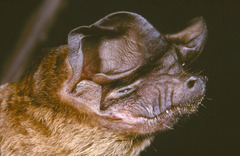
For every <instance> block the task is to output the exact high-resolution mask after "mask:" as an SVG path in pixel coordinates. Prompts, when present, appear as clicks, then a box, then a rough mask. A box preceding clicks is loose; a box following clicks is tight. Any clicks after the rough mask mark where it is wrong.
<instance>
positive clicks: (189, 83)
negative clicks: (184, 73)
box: [187, 77, 197, 89]
mask: <svg viewBox="0 0 240 156" xmlns="http://www.w3.org/2000/svg"><path fill="white" fill-rule="evenodd" d="M196 81H197V79H196V78H195V77H190V78H189V79H188V80H187V87H188V88H189V89H191V88H193V87H194V85H195V83H196Z"/></svg>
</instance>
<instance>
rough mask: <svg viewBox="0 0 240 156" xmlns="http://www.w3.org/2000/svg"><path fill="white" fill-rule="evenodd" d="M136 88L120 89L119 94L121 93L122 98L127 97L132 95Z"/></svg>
mask: <svg viewBox="0 0 240 156" xmlns="http://www.w3.org/2000/svg"><path fill="white" fill-rule="evenodd" d="M135 89H136V88H132V87H124V88H121V89H119V90H118V91H117V92H118V93H119V96H120V97H123V96H126V95H129V94H131V93H132V92H133V91H134V90H135Z"/></svg>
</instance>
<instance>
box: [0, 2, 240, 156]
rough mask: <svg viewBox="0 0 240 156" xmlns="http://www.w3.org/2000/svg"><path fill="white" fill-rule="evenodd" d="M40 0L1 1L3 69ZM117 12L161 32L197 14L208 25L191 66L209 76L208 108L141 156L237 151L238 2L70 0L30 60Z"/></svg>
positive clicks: (239, 84) (239, 78)
mask: <svg viewBox="0 0 240 156" xmlns="http://www.w3.org/2000/svg"><path fill="white" fill-rule="evenodd" d="M41 2H42V1H41V0H38V1H30V0H21V1H20V0H0V19H1V21H0V41H1V42H0V45H1V50H0V70H1V67H2V66H3V65H4V64H5V63H6V62H7V61H8V59H9V57H10V56H11V52H12V51H13V49H14V46H16V44H17V40H18V38H19V36H20V34H21V31H22V29H23V27H24V25H25V24H26V22H27V20H28V19H29V17H30V16H31V14H32V13H33V12H34V10H35V9H37V8H38V7H39V5H40V4H41ZM115 11H132V12H136V13H138V14H140V15H142V16H143V17H145V18H146V19H147V20H148V21H149V22H150V23H152V24H153V25H154V26H155V27H156V28H157V29H158V30H159V31H161V32H171V31H176V30H178V29H179V28H180V27H183V26H184V24H186V22H187V21H189V20H191V19H192V18H194V17H197V16H203V17H204V18H205V19H206V21H207V24H208V29H209V35H208V41H207V43H206V46H205V48H204V50H203V52H202V54H201V56H200V57H199V59H198V60H197V61H196V62H195V63H194V64H193V70H194V69H201V70H203V73H202V74H203V75H207V76H208V78H209V81H208V83H207V95H206V97H207V98H206V99H205V101H204V102H203V104H204V106H205V107H201V108H200V109H199V112H198V113H197V114H195V115H193V116H192V117H191V119H190V120H186V121H182V122H180V123H179V124H178V125H176V126H175V127H174V130H173V131H168V132H164V133H162V134H160V135H158V136H157V137H156V139H155V141H154V142H153V144H152V146H150V147H149V148H147V149H146V151H145V152H142V153H141V155H143V156H145V155H146V156H147V155H168V156H175V155H178V156H195V155H201V156H205V155H211V156H213V155H218V156H219V155H226V156H228V155H233V153H234V152H235V151H239V149H238V148H240V147H239V146H240V143H239V142H240V140H239V130H238V125H239V124H240V120H239V119H240V118H239V116H240V115H239V114H240V112H239V107H238V105H240V102H239V100H238V99H239V97H240V90H239V88H240V82H239V81H240V48H239V46H240V35H239V29H240V26H239V23H240V14H239V12H240V3H238V2H237V1H230V0H227V1H219V0H215V1H210V0H189V1H186V0H138V1H137V0H67V1H65V3H64V5H63V8H62V10H61V12H60V13H59V14H58V16H57V18H56V20H55V22H54V24H53V26H52V27H51V29H50V30H49V32H48V35H47V38H46V39H45V41H44V42H42V43H40V44H38V46H37V47H36V48H35V49H34V51H33V55H32V58H33V59H31V61H33V60H34V57H38V55H39V53H41V52H42V49H45V48H50V47H55V46H59V45H62V44H67V34H68V32H69V31H70V30H71V29H73V28H75V27H78V26H80V25H89V24H92V23H94V22H95V21H97V20H98V19H100V18H102V17H104V16H105V15H107V14H109V13H111V12H115ZM31 61H30V62H31ZM238 153H239V152H238ZM234 155H236V154H234ZM237 155H238V154H237Z"/></svg>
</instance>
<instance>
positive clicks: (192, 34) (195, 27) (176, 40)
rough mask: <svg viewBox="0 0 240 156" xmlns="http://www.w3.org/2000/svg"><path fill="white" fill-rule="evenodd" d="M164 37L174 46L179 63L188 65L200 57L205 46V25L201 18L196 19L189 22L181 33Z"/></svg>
mask: <svg viewBox="0 0 240 156" xmlns="http://www.w3.org/2000/svg"><path fill="white" fill-rule="evenodd" d="M165 37H166V39H167V40H168V41H170V42H172V43H173V44H175V45H176V47H177V49H178V55H179V59H180V61H181V62H182V63H188V64H190V63H191V62H192V61H194V60H195V59H196V58H197V57H198V56H199V55H200V53H201V51H202V49H203V47H204V45H205V41H206V38H207V25H206V22H205V20H204V19H203V18H202V17H197V18H195V19H193V20H191V21H190V22H189V24H188V26H187V27H186V28H185V29H183V30H182V31H180V32H178V33H175V34H167V35H165Z"/></svg>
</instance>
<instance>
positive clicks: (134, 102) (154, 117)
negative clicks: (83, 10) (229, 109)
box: [0, 11, 207, 156]
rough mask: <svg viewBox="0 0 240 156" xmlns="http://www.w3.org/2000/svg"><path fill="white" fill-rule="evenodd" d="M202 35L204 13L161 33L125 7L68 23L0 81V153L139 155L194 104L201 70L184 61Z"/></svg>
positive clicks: (200, 92)
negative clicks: (51, 44) (84, 22)
mask: <svg viewBox="0 0 240 156" xmlns="http://www.w3.org/2000/svg"><path fill="white" fill-rule="evenodd" d="M206 38H207V25H206V22H205V20H204V19H203V17H197V18H194V19H193V20H191V21H190V22H189V23H188V24H187V26H186V27H185V28H184V29H182V30H180V31H179V32H176V33H171V34H164V33H160V32H159V31H158V30H157V29H156V28H155V27H154V26H152V25H151V24H150V23H149V22H148V21H147V20H146V19H145V18H143V17H142V16H141V15H138V14H136V13H132V12H125V11H121V12H115V13H111V14H109V15H107V16H106V17H104V18H102V19H100V20H99V21H97V22H95V23H94V24H91V25H89V26H80V27H77V28H75V29H73V30H72V31H71V32H70V33H69V35H68V44H67V45H63V46H59V47H56V48H52V49H50V50H49V51H48V52H46V53H45V54H44V57H43V58H42V59H41V60H40V61H39V62H38V63H36V64H35V65H34V66H32V67H31V69H29V70H28V72H26V74H25V75H24V76H23V77H22V78H21V79H20V80H19V81H18V82H9V83H6V84H4V85H2V86H1V87H0V103H1V115H0V143H1V154H2V155H88V156H91V155H133V156H134V155H139V154H140V152H141V151H142V150H144V149H145V147H147V146H149V145H150V143H151V141H152V140H153V138H154V136H155V134H157V133H159V132H163V131H165V130H168V129H171V128H172V127H173V126H174V124H175V123H177V121H178V120H179V119H180V118H182V117H184V116H185V115H189V114H191V113H193V112H195V111H197V108H198V107H199V104H201V102H202V100H203V98H204V94H205V90H206V81H207V77H206V76H199V75H194V74H191V73H189V72H187V71H186V70H185V69H186V67H189V65H191V63H192V62H193V61H194V60H195V59H196V58H197V57H198V56H199V55H200V53H201V52H202V50H203V47H204V45H205V43H206Z"/></svg>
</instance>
